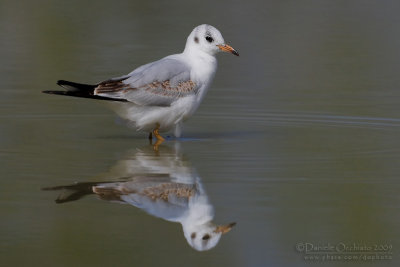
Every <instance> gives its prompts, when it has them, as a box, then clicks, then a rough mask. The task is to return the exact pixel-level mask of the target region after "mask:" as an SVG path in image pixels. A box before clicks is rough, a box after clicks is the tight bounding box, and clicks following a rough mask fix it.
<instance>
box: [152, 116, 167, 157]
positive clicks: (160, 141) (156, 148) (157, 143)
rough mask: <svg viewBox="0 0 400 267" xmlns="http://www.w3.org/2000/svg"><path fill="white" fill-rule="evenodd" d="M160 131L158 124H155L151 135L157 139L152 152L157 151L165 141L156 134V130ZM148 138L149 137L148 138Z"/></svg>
mask: <svg viewBox="0 0 400 267" xmlns="http://www.w3.org/2000/svg"><path fill="white" fill-rule="evenodd" d="M159 129H160V124H159V123H157V127H156V128H155V129H154V130H153V132H152V133H153V135H154V136H155V137H156V138H157V141H156V143H155V144H154V150H156V151H157V150H158V146H159V145H161V144H162V142H164V141H165V139H164V138H163V137H162V136H161V135H160V134H159V133H158V130H159ZM149 138H150V136H149Z"/></svg>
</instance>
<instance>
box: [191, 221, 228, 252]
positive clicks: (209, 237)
mask: <svg viewBox="0 0 400 267" xmlns="http://www.w3.org/2000/svg"><path fill="white" fill-rule="evenodd" d="M235 224H236V223H230V224H226V225H215V224H214V223H212V222H207V223H204V224H201V225H190V226H189V227H184V228H183V232H184V235H185V238H186V240H187V242H188V243H189V245H190V246H191V247H192V248H194V249H195V250H197V251H205V250H210V249H212V248H214V247H215V246H216V245H217V244H218V242H219V240H220V238H221V236H222V235H223V234H226V233H228V232H229V231H230V230H231V229H232V227H233V226H235Z"/></svg>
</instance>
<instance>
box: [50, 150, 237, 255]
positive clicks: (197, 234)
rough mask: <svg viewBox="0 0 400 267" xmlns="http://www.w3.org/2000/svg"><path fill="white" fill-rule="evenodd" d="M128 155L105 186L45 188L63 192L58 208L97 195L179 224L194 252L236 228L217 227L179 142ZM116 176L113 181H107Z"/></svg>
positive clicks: (197, 177) (83, 184)
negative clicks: (155, 150)
mask: <svg viewBox="0 0 400 267" xmlns="http://www.w3.org/2000/svg"><path fill="white" fill-rule="evenodd" d="M176 145H177V146H175V147H174V148H171V147H168V146H160V151H158V152H154V151H153V149H151V148H150V147H144V148H141V149H136V150H132V151H131V152H128V153H127V155H126V156H125V157H123V158H122V159H120V160H119V161H118V162H117V163H116V164H115V166H114V167H112V168H111V170H110V171H109V173H108V174H106V176H105V177H107V178H106V180H105V181H99V182H79V183H75V184H71V185H61V186H53V187H46V188H43V190H62V191H61V194H60V195H59V196H58V198H57V199H56V203H59V204H61V203H67V202H70V201H75V200H79V199H81V198H82V197H84V196H86V195H96V196H97V197H98V198H100V199H101V200H105V201H110V202H115V203H120V204H129V205H132V206H134V207H136V208H139V209H141V210H143V211H144V212H146V213H148V214H150V215H152V216H154V217H157V218H161V219H164V220H166V221H169V222H175V223H180V224H181V226H182V230H183V235H184V237H185V239H186V241H187V243H188V244H189V245H190V246H191V247H192V248H194V249H195V250H197V251H205V250H210V249H212V248H214V247H215V246H216V245H217V244H218V243H219V241H220V239H221V237H222V235H224V234H226V233H228V232H229V231H230V230H231V229H232V228H233V226H235V224H236V223H234V222H233V223H228V224H216V223H214V222H213V219H214V215H215V214H214V207H213V205H212V204H211V203H210V201H209V198H208V195H207V193H206V190H205V188H204V186H203V185H202V182H201V178H200V176H199V175H198V174H197V172H196V170H195V169H194V167H192V165H191V163H190V162H189V161H188V159H187V158H186V157H184V155H183V154H182V153H181V151H180V146H179V143H176ZM110 177H115V178H110Z"/></svg>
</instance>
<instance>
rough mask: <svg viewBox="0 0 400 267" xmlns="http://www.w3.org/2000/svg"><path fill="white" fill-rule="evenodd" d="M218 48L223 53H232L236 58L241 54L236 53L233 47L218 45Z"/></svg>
mask: <svg viewBox="0 0 400 267" xmlns="http://www.w3.org/2000/svg"><path fill="white" fill-rule="evenodd" d="M217 46H218V48H219V49H220V50H221V51H224V52H230V53H232V54H234V55H235V56H239V53H238V52H236V50H235V49H233V47H232V46H230V45H227V44H223V45H217Z"/></svg>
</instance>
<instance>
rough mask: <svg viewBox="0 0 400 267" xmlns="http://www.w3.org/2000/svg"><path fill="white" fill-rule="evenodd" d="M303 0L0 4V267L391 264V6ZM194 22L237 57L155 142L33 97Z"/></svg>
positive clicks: (398, 167)
mask: <svg viewBox="0 0 400 267" xmlns="http://www.w3.org/2000/svg"><path fill="white" fill-rule="evenodd" d="M301 2H302V1H293V2H286V1H285V2H284V1H246V3H244V2H243V3H242V2H238V1H236V2H232V1H229V2H228V1H219V2H218V3H216V2H214V1H201V2H197V3H188V2H186V1H168V2H165V3H164V2H161V3H155V2H151V3H149V2H135V1H117V2H116V1H113V2H112V3H110V2H108V1H98V2H96V4H95V5H93V4H88V3H81V1H39V2H38V1H35V2H31V1H18V2H16V1H8V2H2V3H1V4H0V32H1V33H2V34H1V35H0V43H1V49H0V56H1V62H2V63H1V64H0V90H1V97H0V166H1V179H0V214H1V220H0V265H1V266H28V265H29V266H71V265H73V266H109V265H111V264H113V265H116V266H160V265H163V266H182V265H188V266H203V265H207V266H310V265H313V262H315V261H317V264H318V265H319V266H343V265H345V266H352V265H356V264H358V265H359V264H372V265H373V266H398V264H399V257H400V256H398V255H399V248H400V242H399V240H400V230H399V227H398V226H399V224H400V215H399V212H398V207H399V204H400V197H399V194H398V192H399V190H400V183H399V175H398V174H399V173H400V164H399V163H400V162H399V158H400V142H399V136H400V115H399V114H400V105H399V104H398V103H399V99H400V91H399V87H400V76H399V75H398V70H399V69H400V48H399V47H400V35H399V34H398V31H399V27H400V24H399V23H400V21H399V16H398V10H399V8H400V5H399V3H398V2H395V1H344V2H343V1H309V2H307V4H304V3H301ZM221 15H223V16H222V17H221ZM201 23H209V24H212V25H214V26H216V27H217V28H218V29H219V30H221V32H222V34H223V35H224V38H225V40H226V41H227V42H228V43H229V44H231V45H232V46H233V47H234V48H235V49H237V50H238V52H239V53H240V55H241V56H240V57H239V58H237V57H233V56H231V55H227V54H224V55H219V69H218V72H217V74H216V78H215V81H214V83H213V85H212V87H211V88H210V91H209V93H208V95H207V96H206V98H205V100H204V102H203V103H202V105H201V106H200V108H199V110H198V111H197V113H196V114H195V115H194V116H193V117H192V118H191V119H190V120H189V121H187V122H186V123H185V125H184V132H183V138H181V139H173V138H169V139H168V140H167V141H166V142H164V143H163V144H162V145H161V146H160V147H159V149H158V151H154V149H153V146H152V145H151V144H149V142H148V140H147V138H146V134H145V133H137V132H134V131H133V130H132V129H130V128H128V127H126V125H124V123H123V122H121V121H120V120H119V119H118V118H117V117H116V116H115V115H114V114H113V113H112V112H111V111H110V110H109V109H107V107H106V106H104V105H103V103H99V102H96V101H93V100H87V99H74V98H67V97H57V96H49V95H44V94H41V93H40V92H41V91H42V90H54V89H57V87H56V85H55V82H56V81H57V80H58V79H67V80H74V81H77V82H87V83H95V82H98V81H101V80H104V79H107V78H110V77H115V76H119V75H121V74H125V73H128V72H130V71H131V70H132V69H133V68H135V67H137V66H139V65H141V64H143V63H146V62H148V61H152V60H156V59H158V58H161V57H163V56H165V55H168V54H171V53H177V52H180V51H181V50H182V49H183V47H184V44H185V40H186V37H187V35H188V34H189V33H190V31H191V30H192V28H193V27H195V26H196V25H198V24H201ZM44 189H46V190H44ZM118 190H120V191H121V190H122V191H124V192H125V193H126V194H125V196H124V197H121V192H120V191H118ZM168 190H169V191H168ZM165 192H179V194H178V195H175V197H174V198H172V197H166V193H165ZM199 206H200V207H201V208H199ZM182 214H186V215H187V214H194V215H196V216H197V217H196V216H195V217H196V218H195V219H193V218H192V217H190V218H191V219H190V220H183V219H182V218H186V217H184V216H186V215H182ZM182 216H183V217H182ZM178 218H179V219H178ZM188 221H189V223H188ZM231 223H236V225H233V224H231ZM221 225H222V226H225V227H229V229H227V230H230V231H227V230H226V231H224V232H226V233H224V234H221V233H218V231H215V229H217V227H218V226H221ZM230 228H231V229H230ZM193 229H195V230H196V232H197V233H198V235H196V236H197V237H202V238H203V237H204V236H205V233H206V232H207V231H208V232H207V233H209V237H208V238H205V240H209V241H212V242H213V244H211V245H210V244H208V245H204V242H205V241H204V240H203V239H202V240H199V242H198V243H199V244H198V245H196V244H194V241H192V236H191V235H192V233H193ZM218 229H221V228H218ZM220 232H221V231H220ZM196 242H197V241H196ZM196 246H197V248H198V247H199V246H200V247H201V248H207V249H209V250H207V251H201V252H200V251H198V250H199V249H195V248H196ZM200 250H201V249H200ZM309 256H318V257H320V258H318V259H315V258H314V259H309V258H307V257H309ZM350 256H352V257H353V256H357V257H359V258H358V259H354V258H352V259H350V258H349V257H350ZM323 257H324V258H323ZM340 257H342V258H340ZM360 262H361V263H360ZM314 265H315V264H314Z"/></svg>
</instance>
